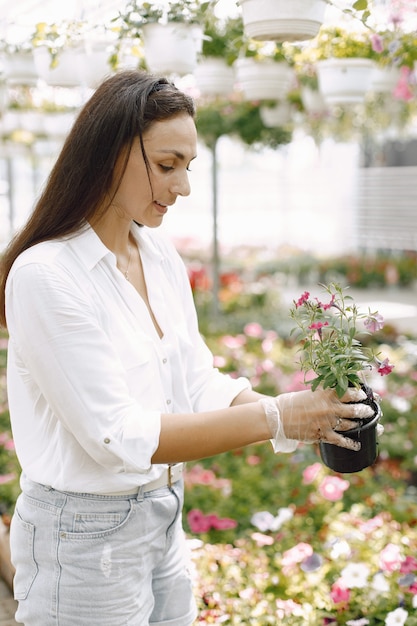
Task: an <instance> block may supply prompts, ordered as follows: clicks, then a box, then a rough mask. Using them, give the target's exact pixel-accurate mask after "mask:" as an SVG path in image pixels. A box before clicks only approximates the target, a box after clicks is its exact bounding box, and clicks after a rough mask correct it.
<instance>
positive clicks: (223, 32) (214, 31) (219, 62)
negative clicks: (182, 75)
mask: <svg viewBox="0 0 417 626" xmlns="http://www.w3.org/2000/svg"><path fill="white" fill-rule="evenodd" d="M241 33H242V21H241V19H239V18H232V17H229V18H226V19H220V18H218V17H217V16H216V15H214V13H211V15H210V16H209V17H208V19H207V20H206V22H205V27H204V36H203V43H202V49H201V54H200V56H199V59H198V63H197V67H196V69H195V71H194V77H195V80H196V85H197V87H198V89H199V91H200V93H201V95H203V96H227V95H228V94H230V93H231V92H232V91H233V87H234V81H235V73H234V70H233V67H232V65H233V63H234V61H235V60H236V57H237V54H238V51H237V50H236V48H235V47H234V42H235V41H236V39H238V38H239V37H241Z"/></svg>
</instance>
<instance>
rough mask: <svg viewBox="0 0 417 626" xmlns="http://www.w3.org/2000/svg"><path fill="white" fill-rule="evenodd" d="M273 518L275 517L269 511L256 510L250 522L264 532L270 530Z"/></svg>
mask: <svg viewBox="0 0 417 626" xmlns="http://www.w3.org/2000/svg"><path fill="white" fill-rule="evenodd" d="M274 519H275V517H274V516H273V515H272V513H270V512H269V511H258V512H257V513H254V514H253V515H252V517H251V520H250V522H251V524H252V525H253V526H255V527H256V528H257V529H258V530H260V531H261V533H265V532H266V531H267V530H271V525H272V524H273V522H274Z"/></svg>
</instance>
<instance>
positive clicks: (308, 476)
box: [303, 462, 322, 485]
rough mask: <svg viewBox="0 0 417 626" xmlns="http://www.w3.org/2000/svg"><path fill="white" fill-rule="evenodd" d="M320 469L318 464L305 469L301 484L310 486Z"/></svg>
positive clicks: (320, 466)
mask: <svg viewBox="0 0 417 626" xmlns="http://www.w3.org/2000/svg"><path fill="white" fill-rule="evenodd" d="M321 468H322V464H321V463H318V462H317V463H313V464H312V465H309V466H308V467H306V468H305V470H304V471H303V484H304V485H310V484H311V483H312V482H313V481H314V479H315V478H316V477H317V476H318V474H319V473H320V471H321Z"/></svg>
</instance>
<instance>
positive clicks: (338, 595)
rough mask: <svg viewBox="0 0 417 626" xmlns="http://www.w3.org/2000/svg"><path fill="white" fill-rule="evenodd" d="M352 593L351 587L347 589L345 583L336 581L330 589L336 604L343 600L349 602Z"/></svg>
mask: <svg viewBox="0 0 417 626" xmlns="http://www.w3.org/2000/svg"><path fill="white" fill-rule="evenodd" d="M350 593H351V592H350V589H347V588H346V587H345V586H344V585H343V584H341V583H340V582H338V581H336V582H335V583H333V585H332V588H331V590H330V597H331V599H332V600H333V602H334V603H335V604H340V603H341V602H349V600H350Z"/></svg>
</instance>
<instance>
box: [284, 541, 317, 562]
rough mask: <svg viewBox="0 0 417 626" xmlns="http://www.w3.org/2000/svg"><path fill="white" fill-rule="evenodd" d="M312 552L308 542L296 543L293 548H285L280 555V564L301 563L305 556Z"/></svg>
mask: <svg viewBox="0 0 417 626" xmlns="http://www.w3.org/2000/svg"><path fill="white" fill-rule="evenodd" d="M312 554H313V548H312V547H311V546H310V544H309V543H303V542H301V543H298V544H297V545H296V546H294V547H293V548H290V549H289V550H286V551H285V552H284V554H283V555H282V565H284V566H285V565H286V566H288V565H294V564H295V563H301V561H304V559H305V558H307V557H308V556H311V555H312Z"/></svg>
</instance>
